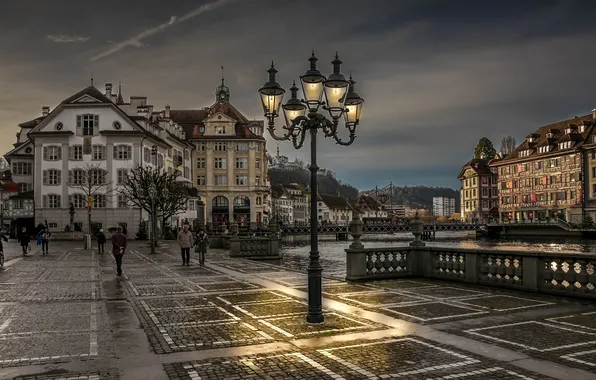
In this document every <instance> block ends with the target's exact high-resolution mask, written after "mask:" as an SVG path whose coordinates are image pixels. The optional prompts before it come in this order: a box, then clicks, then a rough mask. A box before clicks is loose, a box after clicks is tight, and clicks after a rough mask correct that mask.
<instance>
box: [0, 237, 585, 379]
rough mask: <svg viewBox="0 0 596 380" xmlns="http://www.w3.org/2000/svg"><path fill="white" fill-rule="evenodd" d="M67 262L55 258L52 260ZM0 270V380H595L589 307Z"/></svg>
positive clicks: (294, 276) (99, 262) (427, 291)
mask: <svg viewBox="0 0 596 380" xmlns="http://www.w3.org/2000/svg"><path fill="white" fill-rule="evenodd" d="M53 252H55V253H53ZM7 264H8V265H7V267H6V268H5V269H4V270H2V271H0V379H23V380H26V379H31V380H33V379H39V380H42V379H43V380H75V379H80V380H112V379H113V380H118V379H123V380H126V379H131V380H132V379H143V380H150V379H163V380H166V379H171V380H177V379H191V380H197V379H209V380H220V379H221V380H227V379H301V380H302V379H305V380H310V379H367V380H368V379H386V378H407V379H426V380H429V379H434V380H447V379H466V380H491V379H504V380H510V379H511V380H514V379H516V380H517V379H526V380H527V379H535V380H554V379H562V380H565V379H569V380H575V379H578V380H583V379H586V380H592V379H593V380H596V318H594V317H595V316H596V308H595V307H594V304H592V303H589V302H581V301H577V300H571V299H565V298H558V297H552V296H543V295H538V294H532V293H521V292H516V291H507V290H500V289H492V288H487V287H482V286H471V285H464V284H459V283H454V282H441V281H429V280H422V279H405V280H385V281H375V282H368V283H346V282H344V281H341V280H339V279H338V278H337V277H333V278H332V277H327V278H324V281H323V284H324V285H323V292H324V294H323V296H324V299H325V303H324V312H325V323H324V324H322V325H310V324H307V323H306V322H305V314H306V312H307V300H306V290H307V289H306V284H307V277H306V274H305V273H301V272H299V271H294V270H291V269H288V268H283V267H277V266H273V265H269V264H265V263H259V262H250V261H246V260H241V259H231V258H229V257H228V256H227V254H226V252H224V251H217V250H214V251H213V252H211V253H210V254H209V256H208V261H207V266H206V267H200V266H198V265H197V262H196V261H195V260H192V265H191V266H189V267H186V266H182V265H180V264H181V263H180V257H179V253H178V251H177V249H176V247H175V245H172V246H167V245H166V246H163V247H162V248H161V249H160V253H158V254H156V255H150V254H149V253H148V248H147V247H146V244H141V243H137V242H133V243H131V249H130V250H129V252H127V254H126V256H125V258H124V267H123V268H124V276H122V277H117V276H116V274H115V268H114V260H113V258H112V256H111V255H110V254H109V253H106V254H104V255H99V254H96V253H95V252H94V251H85V250H82V249H78V247H76V246H75V245H74V244H72V243H55V244H54V245H53V246H52V247H51V250H50V255H49V256H39V255H37V254H36V252H35V251H33V252H32V254H30V255H28V256H27V257H22V256H20V255H12V256H11V257H10V260H8V261H7Z"/></svg>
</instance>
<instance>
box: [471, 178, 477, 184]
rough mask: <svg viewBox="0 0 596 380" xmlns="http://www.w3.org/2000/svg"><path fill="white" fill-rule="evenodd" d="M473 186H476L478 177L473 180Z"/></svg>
mask: <svg viewBox="0 0 596 380" xmlns="http://www.w3.org/2000/svg"><path fill="white" fill-rule="evenodd" d="M472 186H476V177H474V178H472Z"/></svg>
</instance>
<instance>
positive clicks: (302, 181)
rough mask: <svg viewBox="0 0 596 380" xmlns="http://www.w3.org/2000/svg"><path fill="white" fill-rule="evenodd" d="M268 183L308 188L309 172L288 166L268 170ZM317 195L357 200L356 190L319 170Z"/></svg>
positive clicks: (328, 172)
mask: <svg viewBox="0 0 596 380" xmlns="http://www.w3.org/2000/svg"><path fill="white" fill-rule="evenodd" d="M269 181H270V182H271V184H272V185H287V184H290V183H297V184H299V185H302V186H304V187H310V171H309V170H308V169H305V168H303V167H297V166H289V167H285V168H271V169H269ZM317 184H318V187H319V194H331V195H338V196H340V197H344V198H348V199H349V200H355V199H357V198H358V189H356V188H355V187H354V186H352V185H350V184H347V183H343V182H342V181H340V180H338V179H337V178H336V177H335V174H334V173H333V172H332V171H330V170H325V169H323V170H321V171H319V173H318V182H317Z"/></svg>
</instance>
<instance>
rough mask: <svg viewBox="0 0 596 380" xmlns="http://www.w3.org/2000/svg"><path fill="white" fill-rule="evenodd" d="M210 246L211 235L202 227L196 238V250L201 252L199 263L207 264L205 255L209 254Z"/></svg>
mask: <svg viewBox="0 0 596 380" xmlns="http://www.w3.org/2000/svg"><path fill="white" fill-rule="evenodd" d="M208 246H209V236H208V235H207V234H206V233H205V231H204V230H203V229H202V228H201V229H199V233H198V234H197V239H196V240H195V252H197V253H198V254H199V264H200V265H201V266H203V265H205V255H206V254H207V247H208Z"/></svg>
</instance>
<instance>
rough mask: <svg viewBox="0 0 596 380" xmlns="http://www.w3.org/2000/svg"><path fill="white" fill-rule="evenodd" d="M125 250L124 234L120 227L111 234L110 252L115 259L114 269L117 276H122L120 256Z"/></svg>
mask: <svg viewBox="0 0 596 380" xmlns="http://www.w3.org/2000/svg"><path fill="white" fill-rule="evenodd" d="M125 251H126V235H124V234H123V233H122V227H118V231H117V232H116V233H115V234H114V235H112V254H113V255H114V258H115V259H116V269H117V272H118V276H122V257H123V256H124V253H125Z"/></svg>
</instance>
